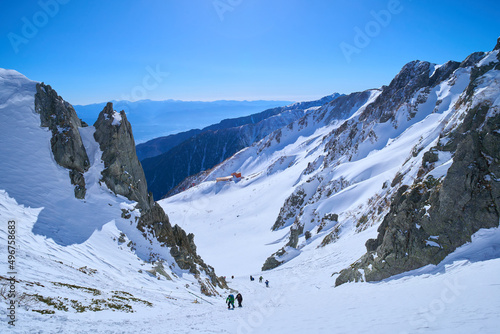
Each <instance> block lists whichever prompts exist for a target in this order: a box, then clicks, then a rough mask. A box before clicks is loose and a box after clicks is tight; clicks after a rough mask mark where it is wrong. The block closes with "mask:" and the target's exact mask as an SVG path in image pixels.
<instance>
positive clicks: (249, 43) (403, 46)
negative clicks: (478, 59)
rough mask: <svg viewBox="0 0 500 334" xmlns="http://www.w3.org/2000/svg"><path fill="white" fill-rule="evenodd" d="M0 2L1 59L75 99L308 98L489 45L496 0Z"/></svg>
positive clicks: (496, 32) (375, 83) (499, 10)
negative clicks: (419, 62) (416, 62)
mask: <svg viewBox="0 0 500 334" xmlns="http://www.w3.org/2000/svg"><path fill="white" fill-rule="evenodd" d="M0 6H1V9H2V10H1V12H0V33H1V40H0V67H2V68H9V69H15V70H17V71H19V72H21V73H23V74H24V75H26V76H27V77H28V78H30V79H32V80H37V81H44V82H46V83H48V84H50V85H52V87H53V88H55V89H56V90H57V91H58V92H59V94H60V95H62V96H63V97H64V98H65V99H66V100H67V101H69V102H71V103H73V104H88V103H94V102H103V101H108V100H121V99H127V98H128V99H131V100H137V99H141V98H148V99H153V100H165V99H179V100H202V101H212V100H218V99H234V100H244V99H246V100H256V99H277V100H278V99H279V100H292V101H302V100H309V99H314V98H319V97H321V96H324V95H328V94H331V93H333V92H340V93H350V92H354V91H360V90H365V89H368V88H374V87H380V86H381V85H383V84H388V83H389V82H390V80H391V79H392V78H393V77H394V75H395V74H397V73H398V72H399V70H400V68H401V67H402V66H403V65H404V64H405V63H407V62H409V61H412V60H415V59H419V60H427V61H430V62H434V63H444V62H446V61H448V60H457V61H461V60H463V59H464V58H465V57H466V56H467V55H468V54H470V53H472V52H474V51H490V50H492V49H493V47H494V45H495V43H496V39H497V38H498V37H499V36H500V1H498V0H485V1H481V0H475V1H469V0H454V1H451V0H442V1H441V0H434V1H431V0H418V1H417V0H413V1H411V0H400V1H397V0H382V1H374V0H359V1H356V0H352V1H348V0H134V1H132V0H121V1H105V0H100V1H95V0H86V1H83V0H41V1H31V0H26V1H2V3H1V5H0ZM388 13H389V15H387V14H388ZM360 31H361V34H363V35H365V36H364V37H363V36H361V34H360ZM346 55H347V56H346ZM167 73H168V74H167Z"/></svg>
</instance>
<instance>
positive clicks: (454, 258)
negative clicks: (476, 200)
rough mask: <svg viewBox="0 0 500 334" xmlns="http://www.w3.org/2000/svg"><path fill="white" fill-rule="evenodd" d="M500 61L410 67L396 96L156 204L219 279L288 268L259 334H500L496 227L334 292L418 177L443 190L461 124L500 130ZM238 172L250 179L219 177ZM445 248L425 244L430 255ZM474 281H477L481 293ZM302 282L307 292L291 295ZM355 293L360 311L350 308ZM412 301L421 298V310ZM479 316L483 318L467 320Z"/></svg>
mask: <svg viewBox="0 0 500 334" xmlns="http://www.w3.org/2000/svg"><path fill="white" fill-rule="evenodd" d="M498 63H499V60H498V50H495V51H492V52H489V53H486V54H485V53H476V54H473V55H471V56H470V57H469V58H467V59H466V60H465V61H464V62H462V63H457V62H448V63H446V64H443V65H441V66H438V65H435V64H430V63H427V62H419V61H416V62H412V63H409V64H408V65H406V66H405V67H404V68H403V69H402V71H401V73H400V74H399V75H398V76H397V77H396V78H395V79H394V80H393V82H392V83H391V84H390V85H389V86H384V87H382V88H381V89H379V90H371V91H366V92H363V93H355V94H351V95H348V96H345V97H340V98H338V99H336V100H335V101H333V102H331V103H330V104H328V105H325V106H324V107H322V108H319V109H317V110H311V111H309V112H308V113H307V115H306V116H305V117H304V118H302V119H301V120H299V121H297V122H294V123H292V124H290V125H289V126H287V127H285V128H282V129H280V130H278V131H276V132H274V133H273V134H271V135H269V136H267V137H266V138H264V139H263V140H261V141H260V142H258V143H256V144H255V145H253V146H251V147H249V148H246V149H244V150H242V151H240V152H238V153H237V154H235V155H234V156H233V157H232V158H230V159H228V160H226V161H225V162H224V163H222V164H220V165H218V166H216V167H215V168H213V169H212V170H210V171H208V172H206V173H203V174H200V175H199V176H198V177H197V178H196V179H193V180H192V182H193V183H195V184H196V185H195V186H194V187H192V188H190V189H188V190H186V191H184V192H182V193H180V194H178V195H176V196H173V197H171V198H168V199H165V200H162V201H161V202H160V203H161V205H162V206H163V207H164V209H165V211H166V212H167V213H168V214H169V215H170V216H171V217H173V218H174V219H178V220H179V223H180V224H181V225H182V226H183V227H184V228H186V229H188V230H190V231H194V233H195V234H196V235H197V241H198V250H199V253H200V254H201V255H202V256H204V258H206V259H207V261H208V262H210V263H212V264H214V265H215V266H216V268H218V270H219V272H221V273H222V274H224V275H232V274H235V275H241V276H245V275H249V274H254V275H260V273H261V267H262V266H263V264H264V263H265V264H266V265H265V266H264V268H265V269H270V268H274V267H276V266H279V265H281V266H279V267H278V268H276V269H274V270H272V271H265V272H264V276H265V277H266V278H268V277H269V278H270V280H271V282H274V284H276V285H278V286H279V287H277V288H278V289H281V288H282V287H283V290H280V293H282V295H280V296H279V297H278V298H277V299H276V300H275V301H273V302H271V303H273V304H274V305H276V306H277V305H279V306H280V308H279V310H276V311H271V312H274V313H273V314H272V315H271V316H269V323H267V325H263V326H264V327H263V328H265V330H263V329H261V328H260V327H259V326H256V327H257V328H258V330H257V332H262V333H264V332H266V331H268V330H269V331H271V330H274V331H275V330H279V331H282V332H301V331H306V330H310V329H312V328H314V329H318V330H319V332H325V333H327V332H332V331H335V330H336V329H338V330H339V332H358V331H362V332H368V331H369V330H370V328H371V329H372V330H374V331H375V332H387V331H394V330H399V331H406V330H407V331H408V332H419V331H424V330H425V328H427V329H432V330H434V331H439V332H446V331H447V330H448V331H449V332H457V331H461V330H462V331H464V332H468V331H470V330H471V329H472V328H476V327H475V325H472V324H473V323H474V324H476V325H477V326H482V327H481V328H483V329H484V331H485V332H489V333H493V332H495V329H494V328H495V320H494V317H493V316H492V313H491V310H493V309H494V310H499V306H500V304H499V303H498V301H497V300H496V299H493V298H491V297H489V296H496V297H498V296H499V293H500V292H499V290H498V289H496V288H494V287H493V286H489V284H490V283H491V282H492V280H494V278H493V276H492V275H493V272H494V271H495V270H498V265H499V261H498V259H497V258H498V255H499V254H498V249H499V248H500V245H499V243H498V228H496V229H493V230H480V231H479V232H477V234H476V235H475V237H473V239H474V240H475V241H474V242H473V243H472V244H470V245H465V246H463V247H465V248H460V249H459V250H457V251H456V252H454V253H452V255H450V256H449V257H447V258H446V259H445V260H444V261H443V262H441V264H440V265H439V266H437V267H435V266H429V267H424V269H421V270H417V271H413V272H410V273H405V274H403V275H401V276H395V277H393V278H392V279H391V280H387V281H384V282H381V283H378V284H365V285H363V284H361V285H359V288H356V287H355V286H352V285H348V286H341V287H339V288H337V289H335V290H333V291H332V290H330V289H331V288H332V287H333V286H334V284H335V278H336V277H338V272H339V271H340V270H341V269H344V268H346V267H349V266H351V264H352V263H354V262H355V261H356V260H357V259H358V258H360V257H361V256H362V255H363V254H364V253H365V252H366V248H365V242H366V241H367V240H368V239H370V238H376V237H377V227H378V226H379V224H380V223H381V221H382V220H383V218H384V217H385V215H386V214H387V213H388V212H389V210H390V206H391V203H392V202H391V201H392V198H393V196H394V195H396V192H397V191H398V189H405V188H404V187H402V186H411V185H412V184H413V183H414V182H416V181H418V180H420V179H422V182H429V183H432V181H433V180H436V181H435V182H436V183H435V184H440V182H442V181H443V179H444V178H445V177H446V175H447V171H448V169H449V168H450V166H451V165H452V163H453V153H454V151H453V150H449V151H446V150H443V149H441V150H440V151H439V152H438V151H437V150H436V149H435V147H436V146H439V145H441V146H442V145H446V141H447V140H448V139H447V138H446V136H447V135H450V134H452V133H453V131H454V130H455V129H457V127H459V126H460V124H462V122H463V121H464V119H466V118H465V115H466V114H468V113H469V112H470V111H471V110H472V111H474V108H475V107H476V106H478V105H483V104H486V105H488V108H489V113H488V116H487V118H486V119H488V117H489V118H490V119H491V120H493V116H495V115H496V114H497V113H498V110H499V101H500V100H499V98H500V89H499V87H498V82H499V80H500V74H499V73H500V72H499V71H498V69H495V67H497V68H498V66H497V64H498ZM435 158H436V159H435ZM233 172H241V173H242V175H243V178H242V179H241V180H240V181H237V182H226V183H223V182H216V181H215V179H216V178H217V177H221V176H227V175H230V174H231V173H233ZM490 180H491V177H490ZM419 182H420V181H419ZM497 226H498V219H497ZM417 228H418V227H417ZM433 242H434V243H433ZM435 244H437V243H436V240H434V241H433V240H432V239H428V240H427V244H426V245H424V246H428V247H433V246H434V245H435ZM482 247H484V248H482ZM463 249H469V250H470V251H469V252H468V251H464V250H463ZM483 252H484V253H485V254H488V255H487V256H482V255H480V254H481V253H483ZM271 254H273V255H272V256H271V257H269V255H271ZM476 256H479V258H480V259H478V258H477V257H476ZM332 274H334V275H333V277H330V276H331V275H332ZM475 275H478V279H479V277H481V278H480V279H479V280H478V284H477V285H476V284H475V283H474V278H473V277H474V276H475ZM293 278H298V279H299V281H300V283H298V284H299V287H296V286H295V288H293V287H294V284H293ZM462 282H463V283H464V285H463V286H462V285H460V284H462ZM271 284H273V283H271ZM311 286H312V287H311ZM465 286H466V287H467V288H465ZM392 289H395V290H392ZM453 289H454V290H453ZM290 291H291V292H290ZM396 291H397V292H396ZM353 294H354V295H355V296H357V297H356V302H354V301H352V302H351V301H349V296H351V298H352V296H353ZM325 296H327V297H325ZM402 296H404V297H402ZM408 296H414V297H412V298H411V300H412V303H411V304H408V300H409V299H408ZM477 296H481V297H477ZM417 297H418V298H417ZM455 297H456V298H455ZM357 298H359V299H357ZM377 298H380V299H383V300H389V305H387V306H386V305H385V302H382V301H379V302H377V301H376V299H377ZM482 298H486V299H485V300H486V302H485V304H483V303H482ZM323 299H324V301H323ZM346 299H347V301H346ZM367 299H368V302H367ZM299 300H300V302H299ZM304 301H305V302H304ZM460 303H465V304H464V305H462V306H461V304H460ZM486 304H487V305H486ZM318 305H321V307H320V306H318ZM322 308H325V309H326V310H328V311H323V310H322ZM474 308H475V309H477V310H478V312H476V315H471V314H469V310H470V309H474ZM281 309H284V310H286V311H282V310H281ZM309 309H311V310H314V312H312V311H311V312H309V311H306V310H309ZM403 309H406V311H405V312H406V313H405V315H404V316H402V312H403V311H402V310H403ZM368 310H370V311H368ZM351 312H352V313H354V312H355V314H356V316H357V317H359V318H356V316H354V315H352V313H351ZM291 314H293V316H291ZM346 314H349V315H346ZM478 314H480V315H478ZM350 315H352V317H351V316H350ZM263 318H264V320H262V321H263V322H264V323H265V322H266V321H265V319H266V316H265V315H264V316H263ZM292 319H293V320H292ZM301 321H302V322H304V323H307V325H303V326H301V325H299V324H298V323H300V322H301ZM359 321H361V322H363V323H364V324H359V323H357V322H359ZM353 322H356V324H353ZM479 324H480V325H479ZM351 328H352V330H351Z"/></svg>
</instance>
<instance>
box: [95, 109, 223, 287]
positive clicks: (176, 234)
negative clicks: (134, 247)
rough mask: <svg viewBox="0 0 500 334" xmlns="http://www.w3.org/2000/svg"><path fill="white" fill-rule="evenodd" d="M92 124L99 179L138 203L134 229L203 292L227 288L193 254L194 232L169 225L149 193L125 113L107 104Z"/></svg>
mask: <svg viewBox="0 0 500 334" xmlns="http://www.w3.org/2000/svg"><path fill="white" fill-rule="evenodd" d="M94 126H95V128H96V131H95V133H94V138H95V140H96V141H97V142H98V143H99V146H100V148H101V150H102V160H103V162H104V167H105V168H104V170H103V171H102V179H103V181H104V182H105V183H106V185H107V186H108V188H109V189H110V190H112V191H113V192H114V193H116V194H120V195H123V196H125V197H127V198H128V199H130V200H133V201H136V202H138V206H139V208H140V209H141V216H140V219H139V222H138V224H137V228H138V229H139V230H140V231H141V232H143V234H144V237H146V238H150V237H151V238H154V239H156V240H158V241H159V242H160V243H161V244H162V245H163V246H165V247H169V248H170V254H171V255H172V257H173V258H174V260H175V262H176V263H177V265H178V266H179V267H180V268H181V269H184V270H189V272H191V273H192V274H194V275H195V276H196V277H197V278H198V279H199V280H200V284H201V286H202V287H204V288H203V289H202V292H204V293H213V292H214V291H215V290H213V289H210V287H207V284H211V285H213V286H219V287H221V288H226V287H227V286H226V285H225V284H224V283H223V282H222V281H220V280H219V278H218V277H217V276H216V275H215V272H214V269H213V268H212V267H210V266H208V265H206V264H205V263H204V262H203V260H202V259H201V257H200V256H199V255H198V254H197V253H196V245H195V244H194V235H193V234H186V232H185V231H184V230H183V229H182V228H180V227H179V226H177V225H175V226H174V227H172V225H171V224H170V221H169V218H168V216H167V215H166V214H165V212H164V211H163V209H162V208H161V206H160V205H158V204H157V203H156V202H155V201H154V200H153V197H152V195H151V194H150V193H148V188H147V184H146V178H145V176H144V171H143V169H142V166H141V163H140V162H139V159H138V158H137V155H136V151H135V142H134V137H133V134H132V127H131V125H130V123H129V122H128V120H127V116H126V114H125V112H124V111H121V112H120V113H118V112H116V111H114V110H113V104H112V103H108V104H107V105H106V107H105V108H104V109H103V111H102V112H101V113H100V114H99V117H98V119H97V121H96V122H95V124H94ZM200 270H203V271H204V272H205V273H206V274H207V275H208V276H209V277H210V282H202V281H201V278H200V277H201V276H200V274H201V273H200Z"/></svg>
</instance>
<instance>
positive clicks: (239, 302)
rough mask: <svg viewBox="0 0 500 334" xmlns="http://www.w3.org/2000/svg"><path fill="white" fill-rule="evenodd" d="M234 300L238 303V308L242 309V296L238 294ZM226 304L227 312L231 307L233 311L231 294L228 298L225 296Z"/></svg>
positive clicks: (232, 296)
mask: <svg viewBox="0 0 500 334" xmlns="http://www.w3.org/2000/svg"><path fill="white" fill-rule="evenodd" d="M236 300H237V301H238V307H242V305H241V302H243V296H242V295H241V293H238V294H237V295H236ZM226 303H227V309H228V310H229V309H231V306H232V307H233V310H234V295H233V294H230V295H229V296H227V298H226Z"/></svg>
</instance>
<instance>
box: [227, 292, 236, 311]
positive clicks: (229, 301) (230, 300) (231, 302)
mask: <svg viewBox="0 0 500 334" xmlns="http://www.w3.org/2000/svg"><path fill="white" fill-rule="evenodd" d="M226 303H227V309H228V310H229V309H230V308H231V306H233V310H234V296H233V294H230V295H229V296H227V298H226Z"/></svg>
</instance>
